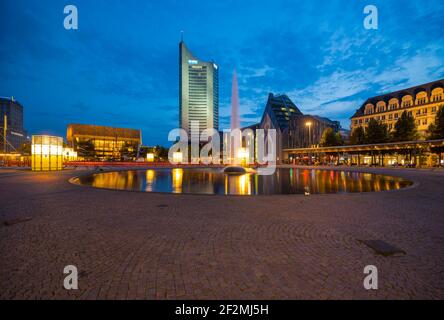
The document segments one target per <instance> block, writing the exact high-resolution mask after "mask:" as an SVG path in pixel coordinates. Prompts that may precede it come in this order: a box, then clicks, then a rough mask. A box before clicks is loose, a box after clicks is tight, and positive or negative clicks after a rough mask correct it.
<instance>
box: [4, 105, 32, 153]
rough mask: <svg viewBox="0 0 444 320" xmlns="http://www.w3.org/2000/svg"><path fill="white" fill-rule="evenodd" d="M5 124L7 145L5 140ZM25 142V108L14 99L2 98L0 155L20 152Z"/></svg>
mask: <svg viewBox="0 0 444 320" xmlns="http://www.w3.org/2000/svg"><path fill="white" fill-rule="evenodd" d="M5 119H6V121H5ZM5 122H6V123H5ZM5 124H6V144H5V139H4V133H5ZM25 141H26V132H25V131H24V129H23V106H22V105H21V104H20V103H19V102H18V101H16V100H15V99H14V98H1V97H0V153H2V152H4V151H6V152H18V151H20V149H21V145H22V144H23V143H24V142H25Z"/></svg>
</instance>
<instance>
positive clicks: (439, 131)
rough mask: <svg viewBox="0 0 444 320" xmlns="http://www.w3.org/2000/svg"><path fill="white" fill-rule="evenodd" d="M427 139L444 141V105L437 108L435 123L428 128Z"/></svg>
mask: <svg viewBox="0 0 444 320" xmlns="http://www.w3.org/2000/svg"><path fill="white" fill-rule="evenodd" d="M429 139H432V140H433V139H444V105H441V106H439V107H438V112H437V113H436V117H435V123H432V124H431V125H430V126H429Z"/></svg>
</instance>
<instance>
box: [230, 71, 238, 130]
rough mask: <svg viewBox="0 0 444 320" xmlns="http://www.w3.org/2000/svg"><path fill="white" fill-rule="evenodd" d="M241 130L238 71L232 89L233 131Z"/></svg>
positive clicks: (234, 73)
mask: <svg viewBox="0 0 444 320" xmlns="http://www.w3.org/2000/svg"><path fill="white" fill-rule="evenodd" d="M239 128H240V120H239V89H238V84H237V74H236V70H234V72H233V84H232V87H231V130H234V129H239Z"/></svg>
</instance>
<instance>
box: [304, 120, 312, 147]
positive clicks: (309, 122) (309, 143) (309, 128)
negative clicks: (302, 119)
mask: <svg viewBox="0 0 444 320" xmlns="http://www.w3.org/2000/svg"><path fill="white" fill-rule="evenodd" d="M305 126H307V127H308V146H309V147H310V146H311V121H307V122H306V123H305Z"/></svg>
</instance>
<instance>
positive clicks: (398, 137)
mask: <svg viewBox="0 0 444 320" xmlns="http://www.w3.org/2000/svg"><path fill="white" fill-rule="evenodd" d="M417 139H418V131H417V130H416V124H415V119H414V118H413V116H412V115H411V114H409V113H407V111H404V112H403V113H402V115H401V117H400V118H399V119H398V121H396V123H395V131H394V132H393V141H396V142H401V141H414V140H417Z"/></svg>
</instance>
